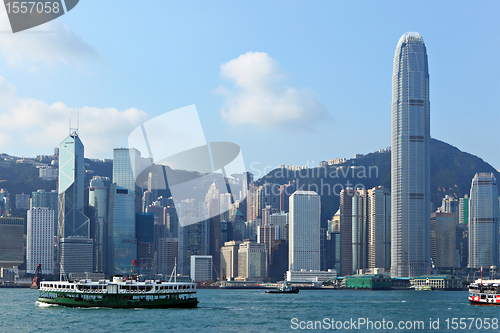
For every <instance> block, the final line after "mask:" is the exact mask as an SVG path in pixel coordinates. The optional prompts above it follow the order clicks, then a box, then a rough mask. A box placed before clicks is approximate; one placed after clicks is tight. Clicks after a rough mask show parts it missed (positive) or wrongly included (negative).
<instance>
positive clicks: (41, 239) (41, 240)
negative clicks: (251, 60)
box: [26, 207, 54, 274]
mask: <svg viewBox="0 0 500 333" xmlns="http://www.w3.org/2000/svg"><path fill="white" fill-rule="evenodd" d="M38 264H41V265H42V274H54V211H53V210H51V209H48V208H40V207H37V208H32V209H30V210H28V225H27V239H26V273H30V274H34V273H35V271H36V266H37V265H38Z"/></svg>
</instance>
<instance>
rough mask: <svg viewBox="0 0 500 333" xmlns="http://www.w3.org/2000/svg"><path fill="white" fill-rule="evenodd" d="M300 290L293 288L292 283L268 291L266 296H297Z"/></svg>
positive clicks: (284, 283) (282, 284)
mask: <svg viewBox="0 0 500 333" xmlns="http://www.w3.org/2000/svg"><path fill="white" fill-rule="evenodd" d="M298 292H299V288H296V287H292V286H291V284H290V283H286V282H283V283H281V284H280V285H279V286H278V288H277V289H276V290H267V291H266V294H297V293H298Z"/></svg>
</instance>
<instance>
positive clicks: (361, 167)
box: [258, 139, 500, 226]
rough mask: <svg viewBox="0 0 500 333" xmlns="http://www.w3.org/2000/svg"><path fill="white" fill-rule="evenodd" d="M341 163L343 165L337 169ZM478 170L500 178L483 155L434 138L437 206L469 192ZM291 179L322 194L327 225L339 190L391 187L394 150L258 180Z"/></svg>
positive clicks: (434, 197)
mask: <svg viewBox="0 0 500 333" xmlns="http://www.w3.org/2000/svg"><path fill="white" fill-rule="evenodd" d="M339 166H340V167H341V168H340V169H337V167H339ZM352 167H355V168H352ZM377 171H378V172H377ZM477 172H493V173H494V174H495V177H496V178H497V179H500V173H499V172H498V171H497V170H495V168H493V167H492V166H491V165H489V164H488V163H486V162H484V161H483V160H482V159H481V158H479V157H477V156H474V155H472V154H469V153H465V152H462V151H460V150H459V149H457V148H456V147H453V146H452V145H449V144H447V143H444V142H442V141H439V140H436V139H431V200H432V202H433V203H434V204H435V205H436V207H438V206H440V205H441V199H442V198H443V197H444V196H445V195H446V194H448V195H452V196H454V197H456V198H459V197H463V196H464V194H468V193H469V190H470V184H471V181H472V178H473V177H474V175H475V174H476V173H477ZM290 180H295V181H296V182H298V184H299V187H301V189H303V190H313V191H316V192H318V193H319V194H321V205H322V206H321V220H322V225H323V226H325V225H326V221H327V220H328V219H330V218H331V217H332V216H333V214H335V212H336V211H337V209H338V208H339V205H340V198H339V196H338V194H339V193H340V190H341V189H343V188H345V187H347V186H351V187H354V186H356V185H359V186H363V187H364V188H365V189H370V188H373V187H376V186H379V185H382V186H384V187H387V188H390V187H391V153H390V152H383V153H371V154H368V155H365V156H364V157H362V158H357V159H351V160H348V161H347V162H346V163H344V164H340V165H332V166H327V167H324V168H312V169H308V170H302V171H297V172H294V171H286V169H275V170H273V171H271V172H270V173H269V174H267V175H266V176H264V177H262V178H261V179H259V180H258V183H259V184H260V185H262V184H264V183H266V182H269V183H278V184H286V183H288V182H289V181H290Z"/></svg>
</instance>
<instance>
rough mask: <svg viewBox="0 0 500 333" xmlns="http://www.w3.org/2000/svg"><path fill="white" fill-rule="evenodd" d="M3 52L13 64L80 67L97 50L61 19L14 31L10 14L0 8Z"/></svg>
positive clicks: (28, 67)
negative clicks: (10, 21) (61, 21)
mask: <svg viewBox="0 0 500 333" xmlns="http://www.w3.org/2000/svg"><path fill="white" fill-rule="evenodd" d="M0 31H1V32H2V34H0V54H2V55H3V57H4V58H5V60H6V61H7V63H8V64H9V65H10V66H19V67H23V68H27V69H30V70H35V69H36V68H37V67H36V66H38V65H40V64H43V65H50V66H53V65H57V64H64V65H67V66H69V67H71V68H77V69H80V68H81V67H83V65H84V64H85V63H86V62H87V61H88V59H91V58H96V59H97V58H98V57H99V55H98V53H97V51H96V50H95V49H94V48H93V47H92V46H90V45H89V44H87V43H86V42H85V41H83V39H82V38H81V37H80V36H78V35H77V34H75V33H74V32H73V31H72V30H71V29H70V28H69V27H68V26H67V25H65V24H62V23H60V22H59V21H58V20H57V19H56V20H54V21H50V22H47V23H45V24H42V25H40V26H37V27H35V28H32V29H29V30H26V31H22V32H18V33H15V34H14V33H12V29H11V27H10V23H9V19H8V17H7V13H6V12H4V11H0Z"/></svg>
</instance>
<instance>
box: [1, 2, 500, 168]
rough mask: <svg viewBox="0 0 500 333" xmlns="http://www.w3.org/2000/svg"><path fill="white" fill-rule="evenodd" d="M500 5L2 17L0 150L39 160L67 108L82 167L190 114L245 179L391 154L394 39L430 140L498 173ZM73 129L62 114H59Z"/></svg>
mask: <svg viewBox="0 0 500 333" xmlns="http://www.w3.org/2000/svg"><path fill="white" fill-rule="evenodd" d="M499 12H500V2H499V1H479V2H471V1H414V2H410V1H386V0H384V1H314V2H308V1H272V2H270V1H246V2H243V1H182V2H181V1H160V0H157V1H154V0H151V1H147V2H137V1H128V0H122V1H118V0H107V1H97V0H82V1H80V3H79V4H78V5H77V6H76V7H75V8H74V9H73V10H72V11H70V12H69V13H67V14H66V15H64V16H62V17H60V18H58V19H56V20H54V21H51V22H49V23H47V24H44V25H42V26H39V27H36V28H33V29H30V30H28V31H27V32H24V33H23V32H21V33H17V34H12V33H9V29H10V28H9V26H8V20H7V16H6V13H5V10H4V9H3V8H0V30H1V32H2V33H0V77H1V78H0V123H2V131H1V132H0V152H5V153H8V154H12V155H17V156H35V155H39V154H51V153H52V152H53V148H54V147H56V146H58V144H59V143H60V142H61V141H62V140H63V139H64V137H65V136H66V135H67V133H68V127H69V125H68V123H69V121H68V118H69V116H68V114H69V111H68V110H69V107H72V108H80V123H79V133H80V137H81V139H82V141H83V143H84V144H85V151H86V157H90V158H110V157H112V148H113V147H125V146H127V137H128V134H129V133H130V132H131V131H132V130H133V129H134V128H135V127H136V126H138V125H139V124H141V123H142V122H144V121H147V120H148V119H152V118H154V117H156V116H159V115H161V114H163V113H165V112H167V111H171V110H175V109H178V108H181V107H184V106H187V105H191V104H195V105H196V107H197V110H198V113H199V117H200V120H201V125H202V126H203V130H204V134H205V138H206V141H227V142H234V143H236V144H238V145H239V146H240V147H241V150H242V154H243V158H244V160H245V164H246V166H247V169H248V170H250V171H252V172H254V173H256V174H258V172H257V169H258V170H262V169H263V168H264V167H266V166H269V167H275V166H277V165H279V164H285V165H286V164H292V165H309V166H317V165H318V163H319V161H321V160H328V159H330V158H337V157H347V158H351V157H353V155H354V154H355V153H369V152H373V151H376V150H378V149H381V148H385V147H388V146H389V145H390V130H391V127H390V123H391V117H390V107H391V76H392V65H393V57H394V51H395V48H396V45H397V42H398V40H399V38H400V37H401V35H403V34H404V33H405V32H407V31H416V32H419V33H420V34H421V35H422V37H423V38H424V42H425V44H426V46H427V52H428V57H429V72H430V100H431V135H432V136H433V137H434V138H436V139H439V140H443V141H445V142H447V143H450V144H452V145H454V146H456V147H458V148H459V149H461V150H463V151H467V152H470V153H472V154H475V155H477V156H479V157H481V158H483V159H484V160H485V161H486V162H488V163H490V164H492V165H493V166H494V167H495V168H497V169H500V154H499V148H498V147H499V145H498V142H499V140H498V130H499V125H500V116H499V111H500V110H499V108H500V107H499V105H500V93H499V92H500V62H499V61H498V59H499V54H500V43H499V42H500V37H499V36H500V35H499V32H500V21H499V20H498V13H499ZM73 119H74V117H73Z"/></svg>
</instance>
